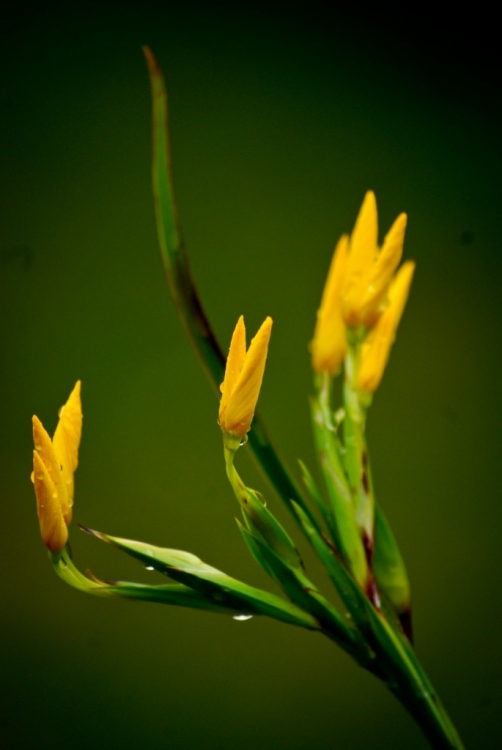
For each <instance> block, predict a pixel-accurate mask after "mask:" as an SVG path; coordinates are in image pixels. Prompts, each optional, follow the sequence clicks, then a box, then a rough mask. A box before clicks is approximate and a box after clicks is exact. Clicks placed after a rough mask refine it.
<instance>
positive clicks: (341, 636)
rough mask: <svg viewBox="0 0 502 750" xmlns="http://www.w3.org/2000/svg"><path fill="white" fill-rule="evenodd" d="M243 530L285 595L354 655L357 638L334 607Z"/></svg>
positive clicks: (298, 573) (302, 574) (283, 561)
mask: <svg viewBox="0 0 502 750" xmlns="http://www.w3.org/2000/svg"><path fill="white" fill-rule="evenodd" d="M240 530H241V533H242V535H243V536H244V538H245V539H246V542H247V544H248V546H249V547H250V548H253V547H254V548H255V549H256V556H257V557H259V558H261V559H263V560H264V561H265V564H266V566H267V568H269V569H270V570H271V571H272V572H273V577H274V579H275V580H276V581H277V582H278V583H279V585H280V586H281V588H282V589H283V590H284V592H285V593H286V594H287V595H288V596H289V597H290V599H291V600H292V601H293V602H294V603H295V604H297V605H298V606H299V607H301V609H303V610H305V611H307V612H310V614H311V615H313V617H315V618H316V620H317V621H318V622H319V624H320V626H321V627H322V629H323V631H324V632H325V634H326V635H328V636H329V637H330V638H332V639H333V640H335V641H336V642H337V643H338V644H339V645H341V646H342V648H344V649H345V650H348V651H350V652H353V650H354V647H355V642H356V637H355V634H354V633H353V632H352V631H351V630H350V628H349V627H348V626H347V625H346V624H345V622H344V621H343V619H342V617H340V615H339V614H338V612H337V611H336V609H335V607H333V605H332V604H331V603H330V602H328V600H327V599H325V598H324V597H323V596H322V595H321V594H320V593H319V591H318V590H317V589H316V587H315V586H314V584H313V583H312V582H311V581H310V580H309V579H308V578H307V576H306V575H305V574H304V573H302V572H300V571H299V570H297V569H295V568H293V567H292V566H291V565H289V564H288V563H287V562H286V561H285V560H283V559H282V558H280V557H279V556H278V555H276V553H275V552H274V551H273V550H272V549H270V548H269V547H267V545H266V544H264V543H263V542H262V541H261V540H260V539H257V538H256V537H254V536H253V535H252V534H251V533H250V532H249V531H248V530H247V529H246V528H244V526H240Z"/></svg>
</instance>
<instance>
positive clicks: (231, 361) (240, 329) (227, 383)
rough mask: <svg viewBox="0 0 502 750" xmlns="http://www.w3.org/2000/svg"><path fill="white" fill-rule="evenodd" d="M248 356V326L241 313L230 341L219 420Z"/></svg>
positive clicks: (221, 386)
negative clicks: (246, 326)
mask: <svg viewBox="0 0 502 750" xmlns="http://www.w3.org/2000/svg"><path fill="white" fill-rule="evenodd" d="M245 358H246V328H245V326H244V317H243V316H242V315H241V316H240V318H239V320H238V321H237V325H236V326H235V329H234V332H233V334H232V340H231V342H230V349H229V352H228V358H227V364H226V367H225V377H224V379H223V383H222V384H221V385H220V391H221V400H220V413H219V421H220V423H221V420H222V419H223V415H224V413H225V409H226V407H227V404H228V401H229V399H230V396H231V395H232V391H233V389H234V388H235V384H236V383H237V380H238V378H239V375H240V372H241V370H242V365H243V364H244V360H245Z"/></svg>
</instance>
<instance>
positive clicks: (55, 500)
mask: <svg viewBox="0 0 502 750" xmlns="http://www.w3.org/2000/svg"><path fill="white" fill-rule="evenodd" d="M32 478H33V483H34V485H35V495H36V498H37V513H38V520H39V523H40V534H41V536H42V541H43V543H44V544H45V546H46V547H48V549H50V551H51V552H54V553H57V552H61V550H62V549H63V547H64V546H65V544H66V542H67V540H68V528H67V526H66V523H65V520H64V518H63V513H62V510H61V502H60V499H59V495H58V491H57V489H56V487H55V485H54V482H53V481H52V479H51V477H50V474H49V472H48V471H47V468H46V466H45V464H44V462H43V461H42V459H41V458H40V455H39V454H38V453H37V451H36V450H35V451H33V474H32Z"/></svg>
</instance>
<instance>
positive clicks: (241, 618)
mask: <svg viewBox="0 0 502 750" xmlns="http://www.w3.org/2000/svg"><path fill="white" fill-rule="evenodd" d="M252 616H253V615H234V616H233V617H232V620H238V621H239V622H244V621H245V620H250V619H251V618H252Z"/></svg>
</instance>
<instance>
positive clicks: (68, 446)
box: [31, 381, 82, 552]
mask: <svg viewBox="0 0 502 750" xmlns="http://www.w3.org/2000/svg"><path fill="white" fill-rule="evenodd" d="M59 414H60V418H59V422H58V425H57V427H56V431H55V433H54V437H53V439H52V440H51V439H50V437H49V435H48V433H47V432H46V430H45V429H44V426H43V425H42V423H41V421H40V420H39V419H38V417H36V416H34V417H33V420H32V421H33V440H34V443H35V450H34V452H33V474H32V475H31V478H32V481H33V483H34V485H35V495H36V498H37V511H38V518H39V522H40V533H41V535H42V540H43V542H44V544H45V545H46V547H48V548H49V549H50V550H51V552H60V551H61V550H62V549H63V547H64V546H65V544H66V541H67V539H68V530H67V526H69V524H70V521H71V515H72V510H71V509H72V505H73V489H74V484H73V473H74V471H75V469H76V468H77V465H78V447H79V444H80V436H81V432H82V407H81V403H80V381H78V382H77V384H76V385H75V388H74V389H73V391H72V393H71V394H70V397H69V399H68V401H67V402H66V404H65V405H64V406H63V407H62V409H61V410H60V412H59Z"/></svg>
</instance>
